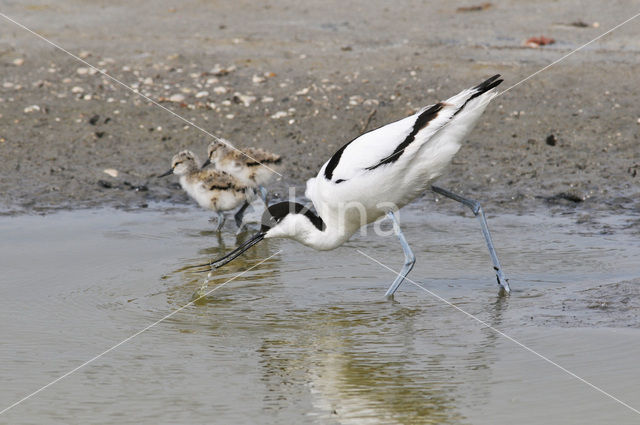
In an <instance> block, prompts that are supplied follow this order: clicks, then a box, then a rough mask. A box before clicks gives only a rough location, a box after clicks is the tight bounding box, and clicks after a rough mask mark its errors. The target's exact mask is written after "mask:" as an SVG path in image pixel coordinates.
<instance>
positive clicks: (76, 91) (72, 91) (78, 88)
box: [71, 86, 84, 93]
mask: <svg viewBox="0 0 640 425" xmlns="http://www.w3.org/2000/svg"><path fill="white" fill-rule="evenodd" d="M71 93H84V89H83V88H82V87H80V86H75V87H73V88H72V89H71Z"/></svg>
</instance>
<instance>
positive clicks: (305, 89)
mask: <svg viewBox="0 0 640 425" xmlns="http://www.w3.org/2000/svg"><path fill="white" fill-rule="evenodd" d="M309 90H310V89H309V87H305V88H303V89H302V90H298V91H297V92H296V95H297V96H304V95H305V94H307V93H309Z"/></svg>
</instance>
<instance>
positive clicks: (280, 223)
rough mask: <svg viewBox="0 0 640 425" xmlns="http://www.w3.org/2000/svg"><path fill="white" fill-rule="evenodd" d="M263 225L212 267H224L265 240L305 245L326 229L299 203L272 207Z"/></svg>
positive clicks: (319, 220) (266, 213) (282, 203)
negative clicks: (289, 240)
mask: <svg viewBox="0 0 640 425" xmlns="http://www.w3.org/2000/svg"><path fill="white" fill-rule="evenodd" d="M261 223H262V224H261V226H260V231H259V232H258V233H256V234H255V235H253V236H252V237H251V238H250V239H249V240H247V241H246V242H245V243H243V244H242V245H240V246H239V247H238V248H236V249H234V250H233V251H231V252H230V253H228V254H227V255H225V256H223V257H220V258H218V259H216V260H214V261H212V262H211V267H212V268H216V269H217V268H218V267H222V266H223V265H225V264H227V263H229V262H231V261H233V260H234V259H235V258H237V257H239V256H240V255H242V253H243V252H245V251H246V250H248V249H249V248H251V247H252V246H254V245H255V244H257V243H258V242H260V241H262V240H263V239H265V238H266V239H270V238H291V239H294V240H297V241H299V242H302V243H305V241H306V240H307V238H308V236H309V233H311V232H313V231H314V230H315V231H324V229H325V224H324V222H323V221H322V219H321V218H320V217H318V216H317V215H315V214H314V213H313V212H312V211H311V210H309V208H308V207H305V206H304V205H302V204H299V203H297V202H279V203H277V204H273V205H271V206H270V207H268V208H267V209H266V210H265V212H264V214H263V215H262V221H261Z"/></svg>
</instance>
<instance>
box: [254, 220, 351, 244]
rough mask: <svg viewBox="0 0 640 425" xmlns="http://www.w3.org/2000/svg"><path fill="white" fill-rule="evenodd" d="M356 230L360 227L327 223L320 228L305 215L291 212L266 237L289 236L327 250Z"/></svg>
mask: <svg viewBox="0 0 640 425" xmlns="http://www.w3.org/2000/svg"><path fill="white" fill-rule="evenodd" d="M331 224H333V223H331ZM356 230H358V228H355V229H353V230H352V229H347V228H346V227H345V226H337V225H333V226H331V225H326V226H325V229H324V230H320V229H318V228H317V227H316V226H315V225H314V224H313V223H312V222H311V221H310V220H309V219H308V218H307V217H306V216H305V215H303V214H289V215H287V216H286V217H284V218H283V219H282V221H280V223H278V224H277V225H276V226H274V227H272V228H271V229H269V231H267V233H266V235H265V238H267V239H268V238H289V239H293V240H295V241H297V242H300V243H301V244H304V245H306V246H308V247H311V248H313V249H317V250H320V251H326V250H330V249H334V248H336V247H338V246H340V245H342V244H343V243H344V242H346V241H347V240H348V239H349V238H350V237H351V235H353V233H355V231H356Z"/></svg>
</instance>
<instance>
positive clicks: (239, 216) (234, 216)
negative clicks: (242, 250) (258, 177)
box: [233, 201, 249, 230]
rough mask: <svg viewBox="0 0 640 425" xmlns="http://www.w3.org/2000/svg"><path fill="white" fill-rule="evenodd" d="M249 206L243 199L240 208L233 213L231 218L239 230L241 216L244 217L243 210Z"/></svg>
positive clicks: (240, 227)
mask: <svg viewBox="0 0 640 425" xmlns="http://www.w3.org/2000/svg"><path fill="white" fill-rule="evenodd" d="M248 206H249V202H248V201H244V204H242V206H241V207H240V209H239V210H238V211H237V212H236V213H235V214H234V215H233V219H234V220H235V221H236V226H237V227H238V229H239V230H241V229H242V218H243V217H244V212H245V210H246V209H247V207H248Z"/></svg>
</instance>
